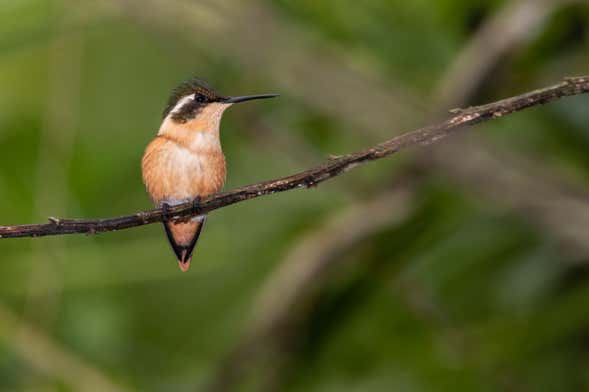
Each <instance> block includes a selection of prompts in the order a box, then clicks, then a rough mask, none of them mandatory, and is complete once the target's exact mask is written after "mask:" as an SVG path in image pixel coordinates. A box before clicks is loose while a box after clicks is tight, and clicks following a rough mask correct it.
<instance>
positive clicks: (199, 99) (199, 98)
mask: <svg viewBox="0 0 589 392" xmlns="http://www.w3.org/2000/svg"><path fill="white" fill-rule="evenodd" d="M194 100H195V101H196V102H201V103H202V102H206V100H207V97H205V96H204V95H202V94H198V93H197V94H194Z"/></svg>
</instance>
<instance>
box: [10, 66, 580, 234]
mask: <svg viewBox="0 0 589 392" xmlns="http://www.w3.org/2000/svg"><path fill="white" fill-rule="evenodd" d="M587 92H589V76H579V77H571V78H566V79H565V80H564V81H563V82H561V83H559V84H555V85H553V86H549V87H546V88H542V89H539V90H535V91H532V92H529V93H525V94H522V95H517V96H514V97H511V98H507V99H503V100H500V101H497V102H493V103H490V104H487V105H482V106H476V107H471V108H468V109H464V110H460V111H458V112H455V114H454V115H453V116H452V117H450V118H449V119H448V120H446V121H444V122H442V123H439V124H436V125H430V126H427V127H424V128H420V129H417V130H415V131H412V132H408V133H405V134H403V135H400V136H397V137H394V138H392V139H389V140H387V141H385V142H382V143H380V144H377V145H375V146H373V147H370V148H366V149H364V150H361V151H358V152H355V153H352V154H347V155H342V156H339V157H337V158H333V159H330V160H328V161H327V162H326V163H324V164H322V165H319V166H316V167H314V168H311V169H308V170H305V171H302V172H299V173H296V174H293V175H291V176H288V177H283V178H279V179H275V180H270V181H265V182H261V183H258V184H253V185H248V186H245V187H242V188H237V189H234V190H232V191H229V192H224V193H219V194H216V195H212V196H207V197H205V198H203V199H202V200H200V201H199V202H198V203H191V202H187V203H184V204H180V205H177V206H174V207H172V208H170V210H169V212H168V216H166V217H164V214H163V212H162V210H161V209H154V210H150V211H142V212H138V213H136V214H133V215H127V216H122V217H117V218H106V219H59V220H55V219H52V220H51V222H50V223H45V224H32V225H16V226H0V238H16V237H39V236H48V235H61V234H75V233H81V234H96V233H102V232H107V231H115V230H121V229H127V228H131V227H136V226H142V225H147V224H150V223H154V222H160V221H162V220H164V219H179V218H182V217H186V216H191V215H196V214H204V213H208V212H211V211H213V210H216V209H219V208H222V207H225V206H228V205H231V204H235V203H238V202H241V201H245V200H249V199H253V198H256V197H260V196H264V195H269V194H273V193H277V192H284V191H287V190H291V189H295V188H308V187H313V186H315V185H317V184H319V183H321V182H323V181H326V180H329V179H331V178H334V177H336V176H338V175H340V174H342V173H344V172H346V171H349V170H351V169H353V168H355V167H356V166H358V165H361V164H363V163H366V162H369V161H374V160H377V159H381V158H384V157H386V156H389V155H392V154H394V153H396V152H398V151H400V150H402V149H406V148H408V147H413V146H417V145H428V144H432V143H435V142H438V141H440V140H441V139H443V138H445V137H446V136H448V135H450V134H451V133H453V132H455V131H457V130H458V129H461V128H464V127H467V126H472V125H475V124H478V123H481V122H485V121H489V120H492V119H495V118H499V117H502V116H505V115H508V114H511V113H515V112H518V111H520V110H524V109H527V108H530V107H534V106H539V105H543V104H546V103H549V102H552V101H554V100H557V99H560V98H563V97H567V96H572V95H578V94H583V93H587ZM449 159H451V157H450V158H449Z"/></svg>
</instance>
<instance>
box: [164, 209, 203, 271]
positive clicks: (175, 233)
mask: <svg viewBox="0 0 589 392" xmlns="http://www.w3.org/2000/svg"><path fill="white" fill-rule="evenodd" d="M205 220H206V217H205V216H199V217H196V218H195V219H194V220H193V221H192V220H191V221H189V222H180V223H174V222H163V224H164V229H165V231H166V235H167V237H168V241H169V242H170V245H171V247H172V250H173V251H174V253H175V254H176V257H177V258H178V265H179V266H180V269H181V270H182V271H183V272H186V271H188V268H189V267H190V260H191V257H192V251H193V250H194V247H195V245H196V242H197V241H198V237H199V236H200V233H201V231H202V227H203V226H204V223H205Z"/></svg>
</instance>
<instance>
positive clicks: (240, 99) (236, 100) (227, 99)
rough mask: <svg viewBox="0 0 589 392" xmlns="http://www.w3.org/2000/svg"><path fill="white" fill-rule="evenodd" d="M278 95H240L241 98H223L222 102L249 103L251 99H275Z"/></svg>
mask: <svg viewBox="0 0 589 392" xmlns="http://www.w3.org/2000/svg"><path fill="white" fill-rule="evenodd" d="M278 95H279V94H259V95H242V96H241V97H229V98H225V99H224V100H223V102H225V103H238V102H245V101H251V100H252V99H266V98H274V97H277V96H278Z"/></svg>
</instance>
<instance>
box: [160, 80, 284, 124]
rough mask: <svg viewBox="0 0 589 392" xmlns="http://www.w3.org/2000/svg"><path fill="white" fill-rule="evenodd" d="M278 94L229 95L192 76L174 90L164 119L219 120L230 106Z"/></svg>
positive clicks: (176, 120) (184, 120)
mask: <svg viewBox="0 0 589 392" xmlns="http://www.w3.org/2000/svg"><path fill="white" fill-rule="evenodd" d="M276 96H278V94H260V95H244V96H237V97H227V96H224V95H221V94H219V93H218V92H217V91H215V89H213V88H212V87H211V86H210V85H209V84H208V83H207V82H205V81H203V80H201V79H198V78H192V79H189V80H187V81H185V82H182V83H181V84H180V85H179V86H178V87H176V88H175V89H174V90H173V91H172V95H171V96H170V99H169V100H168V104H167V106H166V108H165V110H164V113H163V117H164V119H166V118H168V117H169V118H170V120H172V121H173V122H175V123H180V124H183V123H187V122H189V121H191V120H197V119H199V118H200V119H201V120H202V121H211V122H216V123H217V124H218V122H219V121H220V118H221V115H222V114H223V112H224V111H225V109H227V108H228V107H229V106H231V105H233V104H234V103H238V102H245V101H250V100H252V99H264V98H273V97H276Z"/></svg>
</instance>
